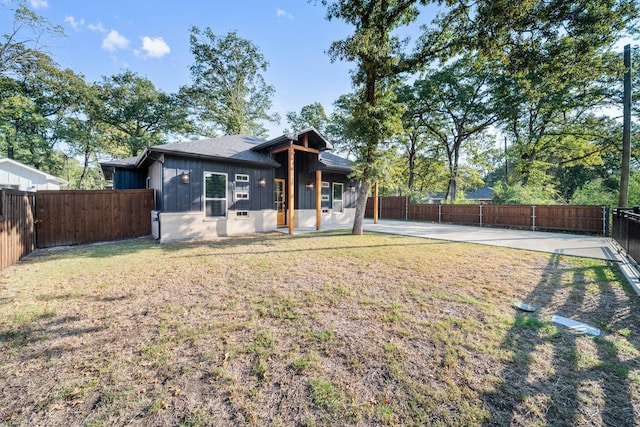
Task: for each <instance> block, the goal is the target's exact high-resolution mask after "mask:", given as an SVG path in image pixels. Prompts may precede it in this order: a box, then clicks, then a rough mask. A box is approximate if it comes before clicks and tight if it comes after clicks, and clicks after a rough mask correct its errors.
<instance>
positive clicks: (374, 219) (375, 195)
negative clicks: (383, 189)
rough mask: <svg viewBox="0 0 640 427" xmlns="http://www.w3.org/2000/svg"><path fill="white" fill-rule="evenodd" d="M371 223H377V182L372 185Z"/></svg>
mask: <svg viewBox="0 0 640 427" xmlns="http://www.w3.org/2000/svg"><path fill="white" fill-rule="evenodd" d="M373 223H374V224H377V223H378V181H376V182H374V183H373Z"/></svg>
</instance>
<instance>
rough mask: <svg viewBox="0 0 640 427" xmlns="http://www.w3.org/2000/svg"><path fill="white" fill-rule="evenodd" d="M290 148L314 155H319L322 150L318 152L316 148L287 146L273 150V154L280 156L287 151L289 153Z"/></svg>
mask: <svg viewBox="0 0 640 427" xmlns="http://www.w3.org/2000/svg"><path fill="white" fill-rule="evenodd" d="M290 148H293V149H294V150H296V151H304V152H305V153H314V154H319V153H320V150H316V149H315V148H309V147H303V146H301V145H287V146H284V147H280V148H276V149H275V150H271V154H278V153H282V152H285V151H288V150H289V149H290Z"/></svg>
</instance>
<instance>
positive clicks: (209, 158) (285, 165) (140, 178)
mask: <svg viewBox="0 0 640 427" xmlns="http://www.w3.org/2000/svg"><path fill="white" fill-rule="evenodd" d="M332 148H333V146H332V145H331V143H330V142H329V141H328V140H326V139H325V138H324V137H323V136H322V135H321V134H320V133H319V132H318V131H317V130H315V129H313V128H308V129H305V130H302V131H300V132H298V133H295V134H292V135H283V136H280V137H278V138H275V139H271V140H269V141H264V140H261V139H258V138H254V137H251V136H247V135H233V136H224V137H221V138H215V139H204V140H198V141H187V142H182V143H178V144H166V145H157V146H153V147H149V148H147V149H145V150H144V152H143V153H142V154H140V155H139V156H137V157H132V158H128V159H121V160H114V161H109V162H103V163H102V164H101V166H102V170H103V171H104V173H105V176H106V178H107V179H112V180H113V187H114V188H115V189H128V188H153V189H154V190H155V192H156V202H155V203H156V206H155V208H156V210H155V211H153V212H152V220H153V222H152V225H153V227H152V228H153V234H154V237H155V238H157V239H159V240H160V241H163V242H166V241H174V240H184V239H206V238H213V237H218V236H232V235H240V234H248V233H256V232H265V231H272V230H276V229H277V228H278V227H286V228H288V231H289V232H290V233H293V231H294V230H295V228H298V227H299V228H310V227H314V228H316V229H318V230H319V229H321V228H322V226H323V225H329V224H349V223H352V222H353V217H354V213H355V203H356V194H357V189H358V188H357V187H358V186H359V184H358V183H356V182H354V181H352V180H351V179H350V178H349V175H350V174H351V172H352V171H351V165H350V162H349V161H348V160H346V159H344V158H342V157H339V156H336V155H334V154H331V153H330V152H329V151H330V150H331V149H332Z"/></svg>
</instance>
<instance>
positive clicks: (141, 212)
mask: <svg viewBox="0 0 640 427" xmlns="http://www.w3.org/2000/svg"><path fill="white" fill-rule="evenodd" d="M153 208H154V191H153V190H99V191H76V190H69V191H38V192H36V193H26V192H19V191H12V190H0V270H1V269H3V268H5V267H7V266H9V265H11V264H13V263H15V262H17V261H19V260H20V259H21V258H23V257H25V256H27V255H28V254H29V253H31V252H33V251H34V250H35V248H36V247H37V248H48V247H51V246H60V245H76V244H81V243H92V242H100V241H108V240H119V239H126V238H132V237H140V236H148V235H150V234H151V210H152V209H153Z"/></svg>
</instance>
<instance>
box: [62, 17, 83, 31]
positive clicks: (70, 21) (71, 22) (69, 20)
mask: <svg viewBox="0 0 640 427" xmlns="http://www.w3.org/2000/svg"><path fill="white" fill-rule="evenodd" d="M64 22H66V23H68V24H69V25H71V27H72V28H73V29H74V30H77V29H79V28H80V27H82V26H83V25H84V19H80V20H79V21H76V18H74V17H73V16H66V17H65V18H64Z"/></svg>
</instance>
